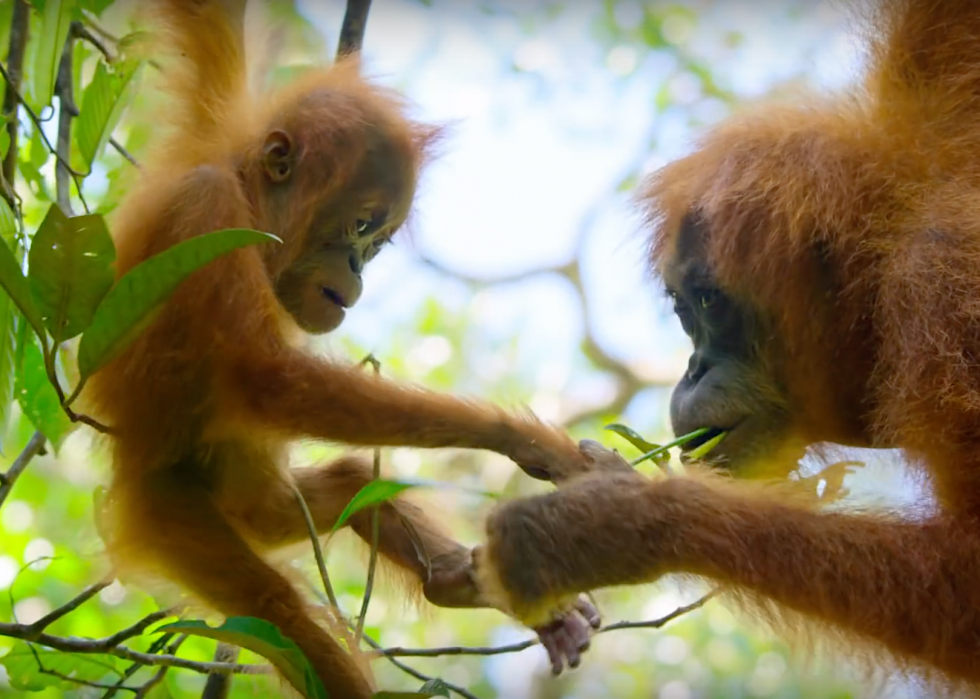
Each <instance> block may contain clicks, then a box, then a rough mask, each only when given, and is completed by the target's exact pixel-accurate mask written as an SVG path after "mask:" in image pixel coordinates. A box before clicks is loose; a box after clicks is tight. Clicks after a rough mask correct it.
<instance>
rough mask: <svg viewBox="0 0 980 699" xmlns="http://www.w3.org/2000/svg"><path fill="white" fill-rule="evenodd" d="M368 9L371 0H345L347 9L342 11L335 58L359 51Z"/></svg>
mask: <svg viewBox="0 0 980 699" xmlns="http://www.w3.org/2000/svg"><path fill="white" fill-rule="evenodd" d="M370 10H371V0H347V11H346V12H345V13H344V23H343V25H341V27H340V42H339V43H338V45H337V60H340V59H341V58H344V57H345V56H348V55H350V54H357V53H360V52H361V47H362V46H363V44H364V31H365V29H367V20H368V12H369V11H370Z"/></svg>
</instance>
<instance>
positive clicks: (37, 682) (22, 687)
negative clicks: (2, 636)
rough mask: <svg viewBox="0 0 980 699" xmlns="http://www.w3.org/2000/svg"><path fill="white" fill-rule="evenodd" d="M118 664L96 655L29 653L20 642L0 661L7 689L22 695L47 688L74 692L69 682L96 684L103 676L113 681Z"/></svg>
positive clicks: (103, 656)
mask: <svg viewBox="0 0 980 699" xmlns="http://www.w3.org/2000/svg"><path fill="white" fill-rule="evenodd" d="M35 653H36V655H35ZM39 660H40V663H41V667H42V668H44V669H45V670H47V671H48V672H46V673H45V672H42V671H41V669H40V668H39V667H38V661H39ZM119 663H120V660H119V659H118V658H116V657H114V656H112V655H107V654H100V653H92V654H88V653H62V652H60V651H56V650H48V649H46V648H40V647H36V646H35V648H34V649H33V652H32V650H31V648H30V647H29V646H28V645H27V644H26V643H23V642H18V643H17V644H16V645H15V646H14V647H13V649H11V651H10V652H9V653H8V654H7V655H5V656H3V657H2V658H0V665H3V666H4V667H5V668H6V669H7V676H8V678H9V681H10V686H11V687H13V688H14V689H15V690H19V691H22V692H40V691H42V690H45V689H48V688H55V689H61V690H72V689H77V688H78V682H72V681H71V679H75V680H80V681H82V682H97V681H98V680H100V679H102V678H103V677H105V676H106V675H113V677H112V678H111V679H117V678H118V677H120V676H121V675H120V674H119ZM63 678H71V679H63Z"/></svg>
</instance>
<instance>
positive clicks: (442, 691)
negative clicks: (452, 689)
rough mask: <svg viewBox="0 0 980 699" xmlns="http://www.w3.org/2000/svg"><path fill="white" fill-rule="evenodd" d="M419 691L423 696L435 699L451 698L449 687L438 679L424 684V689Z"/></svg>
mask: <svg viewBox="0 0 980 699" xmlns="http://www.w3.org/2000/svg"><path fill="white" fill-rule="evenodd" d="M419 691H420V692H422V693H423V694H428V695H430V696H433V697H448V696H449V687H447V686H446V683H445V682H443V681H442V680H440V679H439V678H438V677H436V678H435V679H431V680H429V681H428V682H426V683H425V684H423V685H422V688H421V689H419Z"/></svg>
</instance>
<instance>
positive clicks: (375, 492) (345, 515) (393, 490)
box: [332, 478, 417, 531]
mask: <svg viewBox="0 0 980 699" xmlns="http://www.w3.org/2000/svg"><path fill="white" fill-rule="evenodd" d="M416 485H417V484H416V483H407V482H404V481H392V480H385V479H384V478H378V479H377V480H373V481H371V482H370V483H368V484H367V485H365V486H364V487H363V488H361V489H360V490H359V491H357V494H356V495H355V496H354V497H353V498H351V501H350V502H349V503H347V507H345V508H344V511H343V512H341V513H340V517H338V518H337V522H336V523H335V524H334V525H333V530H332V531H337V530H338V529H340V528H341V527H342V526H344V524H345V523H346V522H347V520H348V519H350V518H351V516H352V515H354V514H355V513H357V512H360V511H361V510H363V509H364V508H366V507H371V506H372V505H380V504H381V503H383V502H387V501H388V500H392V499H394V498H396V497H398V495H399V494H400V493H403V492H404V491H406V490H408V489H409V488H414V487H416Z"/></svg>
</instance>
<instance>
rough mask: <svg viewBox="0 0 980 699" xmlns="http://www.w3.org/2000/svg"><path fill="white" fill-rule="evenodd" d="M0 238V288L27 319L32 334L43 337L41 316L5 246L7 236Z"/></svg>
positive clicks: (16, 264)
mask: <svg viewBox="0 0 980 699" xmlns="http://www.w3.org/2000/svg"><path fill="white" fill-rule="evenodd" d="M0 237H3V238H4V239H5V240H4V241H2V242H0V286H2V287H3V290H4V291H6V292H7V296H9V297H10V298H11V299H12V300H13V302H14V303H15V304H16V305H17V308H19V309H20V312H21V313H23V314H24V317H25V318H27V322H28V323H30V324H31V327H32V328H34V332H36V333H37V334H38V335H40V336H42V337H43V336H44V335H45V332H44V321H42V320H41V314H40V313H39V312H38V310H37V307H36V306H35V305H34V300H33V299H32V298H31V287H30V284H28V282H27V278H26V277H25V276H24V273H23V272H22V271H21V265H20V263H19V262H18V261H17V258H16V257H15V256H14V253H13V251H11V249H10V247H9V246H8V245H7V242H6V239H7V236H6V235H2V236H0Z"/></svg>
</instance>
